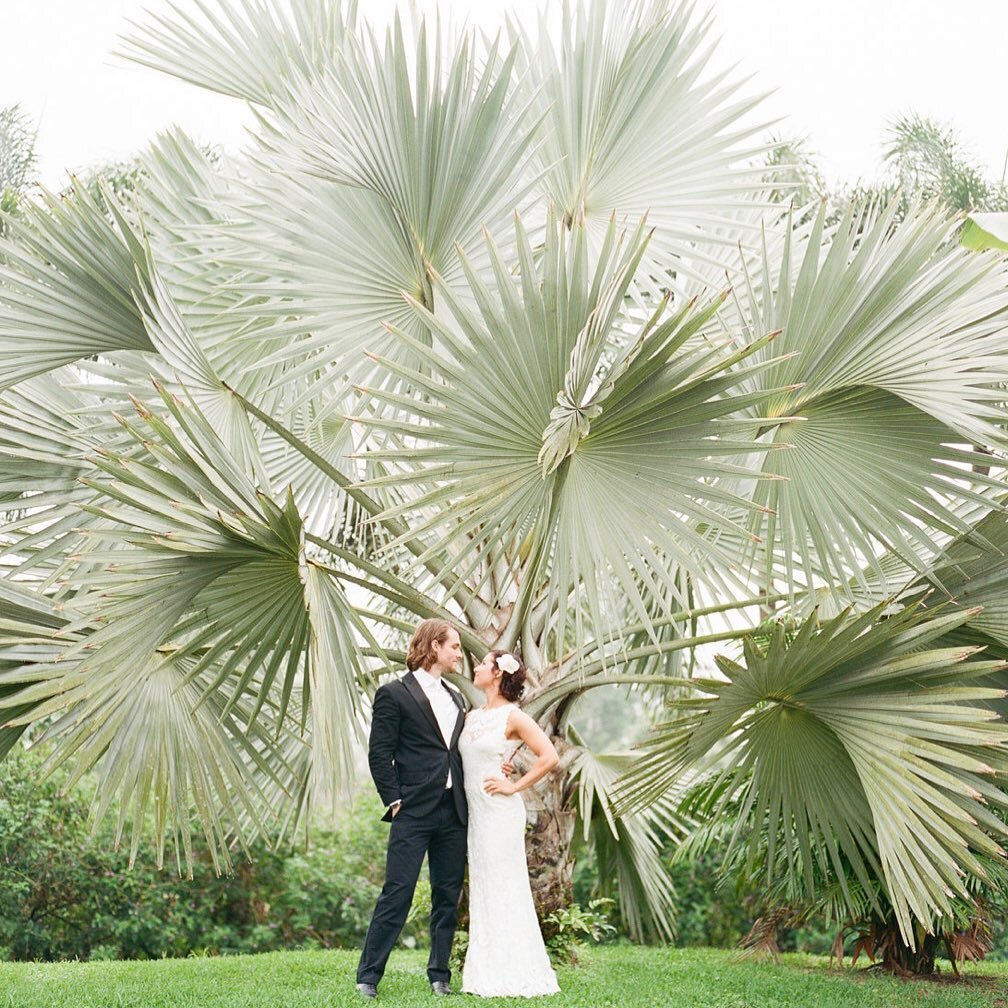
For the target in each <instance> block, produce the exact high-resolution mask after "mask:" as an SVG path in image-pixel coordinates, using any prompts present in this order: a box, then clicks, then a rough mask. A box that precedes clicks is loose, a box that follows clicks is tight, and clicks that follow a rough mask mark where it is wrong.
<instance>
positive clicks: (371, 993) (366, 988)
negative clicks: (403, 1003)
mask: <svg viewBox="0 0 1008 1008" xmlns="http://www.w3.org/2000/svg"><path fill="white" fill-rule="evenodd" d="M357 993H358V994H360V996H361V997H366V998H370V999H371V1000H372V1001H373V1000H374V999H375V998H376V997H378V988H377V987H375V985H374V984H357Z"/></svg>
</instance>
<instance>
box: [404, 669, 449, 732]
mask: <svg viewBox="0 0 1008 1008" xmlns="http://www.w3.org/2000/svg"><path fill="white" fill-rule="evenodd" d="M401 682H402V684H403V686H405V687H406V691H407V692H408V693H409V695H410V696H411V697H413V699H414V700H415V701H416V703H417V706H418V707H419V708H420V710H422V711H423V712H424V714H426V715H427V720H428V721H429V722H430V723H431V727H432V728H433V729H434V736H435V738H437V740H438V742H440V743H441V745H444V736H443V735H442V734H441V726H440V725H439V724H438V719H437V717H435V715H434V708H433V707H431V705H430V700H428V699H427V694H426V693H424V691H423V687H422V686H421V685H420V683H418V682H417V679H416V676H415V675H413V673H412V672H407V673H406V675H404V676H403V677H402V680H401Z"/></svg>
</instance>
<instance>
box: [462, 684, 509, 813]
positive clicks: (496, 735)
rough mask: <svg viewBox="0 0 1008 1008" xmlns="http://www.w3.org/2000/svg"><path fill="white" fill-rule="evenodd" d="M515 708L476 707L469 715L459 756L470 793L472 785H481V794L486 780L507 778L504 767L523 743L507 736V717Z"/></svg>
mask: <svg viewBox="0 0 1008 1008" xmlns="http://www.w3.org/2000/svg"><path fill="white" fill-rule="evenodd" d="M514 706H515V705H514V704H503V705H502V706H500V707H491V708H490V709H489V710H487V709H485V708H483V707H476V708H474V709H473V710H471V711H470V712H469V714H468V715H467V717H466V722H465V726H464V727H463V729H462V734H461V735H460V736H459V753H460V754H461V756H462V766H463V769H464V770H465V778H466V790H467V791H468V790H469V783H470V781H472V783H473V785H474V786H475V785H476V783H477V782H478V785H479V789H480V790H482V786H483V778H484V777H489V776H492V777H503V776H504V775H503V774H502V773H501V764H502V763H503V762H504V761H505V759H506V758H507V757H509V756H511V755H512V754H513V753H514V751H515V750H516V749H517V748H518V746H519V745H521V742H520V741H511V740H510V739H508V738H507V736H506V734H505V732H506V731H507V722H508V716H509V715H510V713H511V711H512V710H513V709H514ZM470 772H471V773H472V777H471V778H470ZM477 778H478V781H477ZM497 797H507V796H504V795H498V796H497Z"/></svg>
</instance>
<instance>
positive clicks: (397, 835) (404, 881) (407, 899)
mask: <svg viewBox="0 0 1008 1008" xmlns="http://www.w3.org/2000/svg"><path fill="white" fill-rule="evenodd" d="M424 854H426V855H427V866H428V869H429V871H430V883H431V915H430V938H431V948H430V958H429V959H428V961H427V977H428V979H429V980H430V982H431V983H434V981H435V980H444V981H446V982H447V981H448V980H450V979H451V970H449V968H448V958H449V956H450V955H451V946H452V938H453V937H454V935H455V924H456V921H457V918H458V901H459V894H460V893H461V892H462V880H463V877H464V875H465V864H466V827H465V826H464V825H463V823H462V820H461V819H459V815H458V812H457V811H456V810H455V803H454V801H453V799H452V793H451V791H450V790H445V793H444V794H443V795H442V796H441V801H440V802H439V803H438V806H437V808H436V809H435V810H434V811H433V812H431V813H430V814H429V815H425V816H423V817H422V818H417V819H414V818H411V817H410V815H409V813H408V812H407V810H406V809H405V808H403V809H402V810H401V811H400V812H399V813H398V814H397V815H396V816H395V817H394V818H393V819H392V822H391V828H390V832H389V841H388V855H387V857H386V861H385V885H384V886H383V887H382V891H381V895H380V896H379V897H378V902H377V903H376V904H375V908H374V913H373V914H372V915H371V924H370V926H369V927H368V932H367V937H366V938H365V939H364V950H363V952H362V953H361V957H360V963H359V964H358V965H357V983H368V984H377V983H378V981H379V980H381V978H382V975H383V974H384V972H385V964H386V963H387V962H388V957H389V954H390V953H391V951H392V949H393V948H394V946H395V943H396V942H397V941H398V940H399V933H400V932H401V931H402V929H403V925H404V924H405V923H406V916H407V914H408V913H409V908H410V905H411V904H412V902H413V890H414V889H415V888H416V884H417V879H418V878H419V877H420V866H421V865H422V864H423V859H424Z"/></svg>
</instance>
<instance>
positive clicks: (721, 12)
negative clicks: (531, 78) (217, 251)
mask: <svg viewBox="0 0 1008 1008" xmlns="http://www.w3.org/2000/svg"><path fill="white" fill-rule="evenodd" d="M179 2H180V3H182V4H184V6H185V7H186V8H187V9H190V10H195V9H196V3H195V0H179ZM417 2H418V5H419V6H420V7H421V9H431V8H433V7H434V6H435V2H434V0H417ZM609 2H622V0H609ZM705 4H709V5H710V6H711V7H712V8H713V10H714V14H715V18H716V31H717V33H718V34H720V36H721V38H722V45H721V46H720V47H719V51H718V52H717V53H716V54H715V57H714V62H715V63H718V64H719V65H723V66H727V65H730V64H732V63H737V64H739V69H740V71H742V72H744V73H745V74H746V75H748V74H753V75H755V79H754V80H753V81H752V82H751V83H750V84H749V85H748V87H749V88H750V89H752V91H753V92H760V91H769V90H774V92H775V93H774V94H773V95H772V96H771V97H770V99H768V101H767V102H766V104H765V112H766V117H767V118H768V119H770V118H777V117H781V116H786V117H788V118H787V120H786V122H784V123H781V124H779V125H778V126H777V127H776V131H777V132H788V133H792V134H795V135H799V136H807V137H808V138H809V141H810V146H811V148H812V150H814V151H815V152H816V153H817V154H818V156H819V160H820V164H821V166H822V168H823V169H824V171H825V174H826V177H827V180H828V181H830V182H836V181H837V180H846V181H854V180H856V179H857V178H858V177H863V178H866V179H867V178H872V177H875V176H876V175H877V174H878V171H879V161H880V148H881V140H882V136H883V131H884V129H885V125H886V123H887V121H888V120H889V119H890V118H891V117H892V116H894V115H896V114H898V113H901V112H906V111H909V110H913V111H916V112H919V113H920V114H922V115H930V116H933V117H935V118H938V119H940V120H943V121H946V122H949V123H951V124H952V125H953V126H954V127H955V128H956V129H957V130H958V131H959V133H960V136H961V139H962V140H963V142H964V144H965V145H966V147H967V149H968V150H969V151H970V152H971V153H972V154H973V155H974V156H975V157H976V159H977V161H979V162H980V163H981V164H983V165H984V166H985V167H986V168H987V170H988V172H989V174H991V175H993V176H995V177H998V178H999V177H1000V176H1001V174H1002V171H1003V167H1004V161H1005V155H1006V152H1008V112H1006V108H1008V102H1006V95H1008V65H1006V61H1005V56H1006V53H1008V0H959V2H958V3H950V2H949V0H701V2H700V4H699V6H700V7H701V8H703V7H704V6H705ZM393 6H394V4H393V0H362V8H363V9H364V10H365V11H367V12H368V13H369V14H370V13H374V15H375V17H376V18H377V17H381V16H382V14H383V13H384V12H385V11H387V10H389V9H391V8H392V7H393ZM405 6H406V4H405V3H404V4H403V7H405ZM168 7H169V3H168V0H0V10H2V12H3V19H2V20H3V25H4V30H5V36H6V43H5V45H4V54H3V60H2V61H0V105H7V104H11V103H14V102H19V103H21V104H22V106H23V107H24V108H25V109H26V110H27V111H28V112H29V113H30V114H31V115H32V116H34V117H35V118H36V120H37V122H38V124H39V141H38V149H39V151H40V154H41V163H40V172H41V177H42V181H43V182H45V184H46V185H48V186H50V187H53V186H58V185H60V184H61V183H62V181H63V180H64V178H65V172H66V171H67V170H74V169H78V168H81V167H86V166H89V165H95V164H99V163H102V162H105V161H108V160H113V159H116V158H119V157H125V156H128V155H129V154H131V153H132V152H134V151H136V150H138V149H140V148H142V147H144V146H145V145H146V144H147V142H148V141H149V140H150V139H152V138H153V136H154V134H155V133H156V132H157V131H160V130H163V129H165V128H166V127H168V126H170V125H172V124H177V125H179V126H181V127H182V128H184V129H185V130H187V131H188V132H189V133H191V134H192V135H193V136H194V137H195V138H196V139H197V140H198V141H199V142H201V143H219V144H223V145H224V146H225V147H228V148H230V149H238V148H240V146H241V144H242V135H243V133H242V131H243V123H244V122H245V121H246V118H247V117H246V113H245V110H244V108H243V106H242V105H241V103H239V102H237V101H234V100H232V99H227V98H223V97H220V96H217V95H213V94H210V93H208V92H204V91H201V90H200V89H198V88H195V87H191V86H190V85H187V84H183V83H182V82H179V81H176V80H174V79H173V78H169V77H167V76H164V75H162V74H159V73H157V72H156V71H153V70H147V69H145V68H143V67H139V66H133V65H130V64H126V63H125V62H123V61H121V60H117V59H114V58H113V57H111V56H110V55H109V54H110V52H111V50H112V49H113V48H114V47H115V44H116V39H117V36H118V35H119V33H120V32H122V31H123V30H125V28H126V27H127V26H126V19H127V18H142V16H143V12H144V10H145V9H151V10H154V11H164V10H166V9H167V8H168ZM537 7H538V3H537V0H512V2H510V3H509V2H506V0H442V9H443V10H444V9H447V10H450V11H451V12H453V13H454V14H457V15H458V16H459V17H469V19H470V20H472V21H475V22H476V23H478V24H481V25H485V26H487V27H492V26H494V25H495V24H498V23H499V22H500V15H501V11H503V10H505V9H508V8H510V9H512V10H514V11H516V12H517V13H518V15H519V16H527V17H528V18H529V19H531V18H533V17H534V16H535V12H536V9H537Z"/></svg>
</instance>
